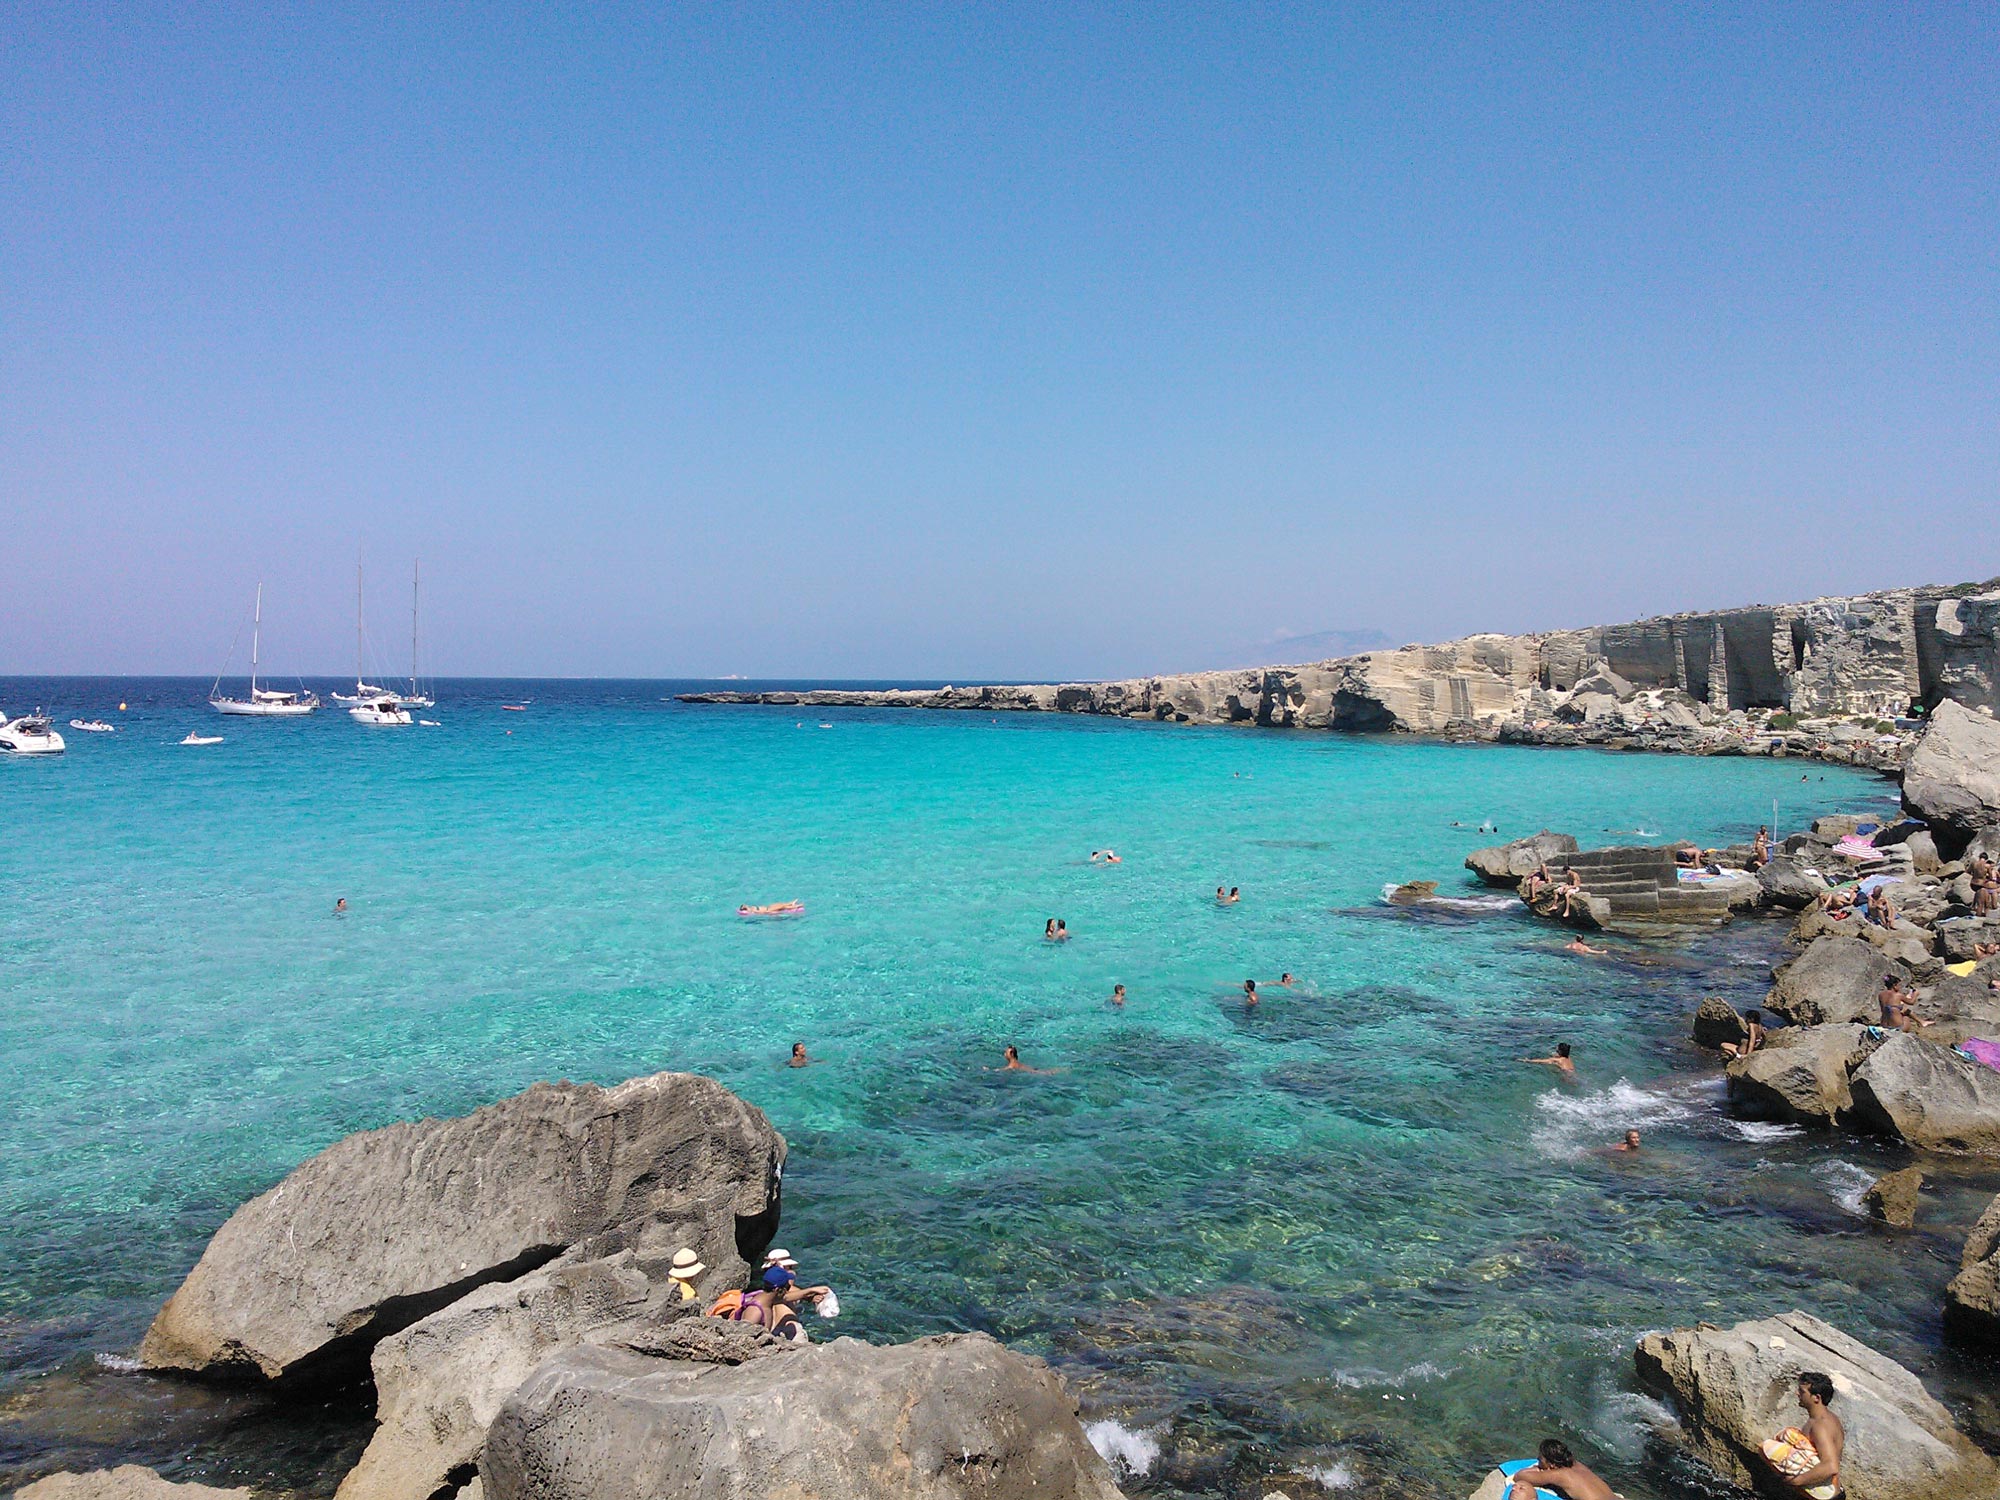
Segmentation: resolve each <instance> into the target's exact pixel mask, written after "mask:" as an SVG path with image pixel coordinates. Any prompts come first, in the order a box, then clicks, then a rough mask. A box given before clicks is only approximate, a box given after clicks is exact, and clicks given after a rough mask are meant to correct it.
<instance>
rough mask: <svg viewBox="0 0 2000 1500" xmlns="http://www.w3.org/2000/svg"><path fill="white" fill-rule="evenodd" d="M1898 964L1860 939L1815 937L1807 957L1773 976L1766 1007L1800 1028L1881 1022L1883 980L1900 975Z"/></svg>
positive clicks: (1765, 1002)
mask: <svg viewBox="0 0 2000 1500" xmlns="http://www.w3.org/2000/svg"><path fill="white" fill-rule="evenodd" d="M1901 973H1902V970H1901V968H1900V967H1899V966H1898V965H1897V964H1896V962H1895V961H1894V960H1893V959H1891V958H1889V957H1888V956H1886V955H1885V954H1883V953H1882V952H1881V951H1880V950H1878V949H1876V948H1875V947H1873V946H1871V945H1870V944H1868V943H1865V942H1863V941H1862V940H1861V939H1859V938H1853V937H1846V936H1832V935H1829V936H1826V937H1818V938H1814V939H1813V940H1812V942H1811V943H1810V944H1808V945H1807V947H1806V950H1805V952H1803V953H1801V954H1800V955H1799V956H1798V957H1797V958H1795V959H1793V960H1792V961H1791V962H1790V963H1788V964H1781V965H1780V966H1779V967H1778V968H1777V969H1775V970H1774V971H1773V972H1772V979H1773V980H1774V983H1773V984H1772V986H1771V993H1770V995H1769V996H1768V997H1767V998H1766V999H1765V1001H1764V1008H1765V1009H1767V1010H1769V1011H1772V1012H1773V1013H1775V1014H1777V1015H1780V1016H1783V1017H1784V1018H1785V1019H1786V1020H1787V1021H1791V1022H1793V1023H1795V1024H1797V1025H1801V1026H1817V1025H1820V1024H1823V1023H1826V1022H1839V1021H1861V1022H1866V1023H1870V1024H1872V1023H1873V1022H1875V1021H1877V1020H1880V1019H1881V1015H1882V1007H1881V1005H1880V1003H1879V1001H1878V1000H1877V996H1878V995H1880V993H1881V991H1882V981H1883V980H1884V979H1886V978H1888V976H1889V975H1891V974H1901Z"/></svg>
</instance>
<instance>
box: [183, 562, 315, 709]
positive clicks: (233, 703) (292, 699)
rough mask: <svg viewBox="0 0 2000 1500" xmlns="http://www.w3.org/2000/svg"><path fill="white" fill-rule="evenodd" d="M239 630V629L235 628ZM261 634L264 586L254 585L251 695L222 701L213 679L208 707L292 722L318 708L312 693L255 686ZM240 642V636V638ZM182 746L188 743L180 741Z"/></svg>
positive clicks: (218, 687) (219, 679)
mask: <svg viewBox="0 0 2000 1500" xmlns="http://www.w3.org/2000/svg"><path fill="white" fill-rule="evenodd" d="M237 628H238V629H239V630H240V629H242V627H241V626H238V627H237ZM263 634H264V585H263V584H261V583H260V584H258V585H257V608H256V612H255V613H254V614H253V615H252V616H251V626H250V696H249V697H247V698H225V697H223V696H222V694H221V692H220V691H219V689H220V688H221V686H222V679H221V678H220V677H217V678H216V679H215V686H214V687H211V688H210V689H209V690H208V704H209V707H211V708H213V709H214V710H215V711H216V712H217V713H219V714H235V715H238V716H240V717H243V718H257V719H295V718H298V717H299V716H300V715H302V714H309V713H312V712H314V711H315V710H317V709H318V708H319V698H318V697H317V696H316V695H315V694H312V693H308V692H304V691H300V692H296V693H279V692H274V691H272V690H271V689H269V688H260V687H258V686H257V652H258V648H259V646H260V645H261V643H262V637H263ZM238 639H239V640H240V639H241V637H240V636H239V637H238ZM182 743H183V744H186V743H187V741H185V740H183V741H182Z"/></svg>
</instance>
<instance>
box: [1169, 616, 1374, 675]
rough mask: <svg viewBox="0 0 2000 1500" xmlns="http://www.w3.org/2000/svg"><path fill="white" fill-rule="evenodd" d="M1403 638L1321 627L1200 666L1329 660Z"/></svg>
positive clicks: (1368, 630) (1216, 667) (1235, 650)
mask: <svg viewBox="0 0 2000 1500" xmlns="http://www.w3.org/2000/svg"><path fill="white" fill-rule="evenodd" d="M1401 644H1402V642H1401V641H1398V640H1394V639H1392V638H1391V637H1390V635H1389V634H1388V632H1387V631H1382V630H1377V629H1375V628H1374V627H1373V626H1369V627H1367V628H1365V629H1360V630H1318V631H1314V632H1313V633H1312V634H1311V635H1280V636H1274V637H1273V638H1271V639H1270V640H1267V641H1264V642H1262V643H1260V644H1258V645H1253V646H1238V647H1235V648H1233V649H1232V650H1230V651H1229V652H1227V653H1225V654H1224V655H1222V656H1221V657H1219V658H1218V659H1216V660H1214V661H1211V662H1210V663H1209V664H1208V665H1207V667H1205V668H1200V669H1197V670H1206V671H1214V672H1221V671H1227V670H1229V669H1231V668H1234V667H1270V666H1280V665H1286V666H1289V665H1294V664H1296V663H1299V662H1308V661H1326V660H1328V659H1329V658H1331V657H1335V656H1355V655H1358V654H1359V653H1360V652H1363V651H1381V650H1385V649H1387V648H1389V647H1392V646H1399V645H1401Z"/></svg>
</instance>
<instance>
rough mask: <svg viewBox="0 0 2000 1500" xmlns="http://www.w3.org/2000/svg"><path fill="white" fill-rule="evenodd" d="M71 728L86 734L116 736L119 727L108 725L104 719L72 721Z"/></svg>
mask: <svg viewBox="0 0 2000 1500" xmlns="http://www.w3.org/2000/svg"><path fill="white" fill-rule="evenodd" d="M69 727H70V728H72V729H81V730H82V731H83V732H84V733H85V734H116V733H117V732H118V726H117V725H116V724H107V723H105V722H104V721H103V720H102V719H71V720H70V721H69Z"/></svg>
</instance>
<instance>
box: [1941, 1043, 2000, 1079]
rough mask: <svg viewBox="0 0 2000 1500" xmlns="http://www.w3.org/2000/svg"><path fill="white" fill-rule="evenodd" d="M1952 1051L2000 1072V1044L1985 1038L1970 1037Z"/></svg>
mask: <svg viewBox="0 0 2000 1500" xmlns="http://www.w3.org/2000/svg"><path fill="white" fill-rule="evenodd" d="M1951 1050H1952V1051H1954V1052H1956V1053H1958V1054H1960V1055H1961V1056H1963V1057H1969V1058H1971V1059H1972V1060H1973V1061H1974V1062H1976V1063H1985V1064H1986V1066H1987V1067H1989V1068H1992V1069H1994V1070H1995V1071H1996V1072H2000V1042H1989V1041H1987V1040H1986V1038H1985V1037H1983V1036H1969V1037H1967V1038H1966V1039H1965V1040H1964V1041H1962V1042H1960V1043H1959V1044H1958V1045H1957V1046H1956V1047H1954V1048H1952V1049H1951Z"/></svg>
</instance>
